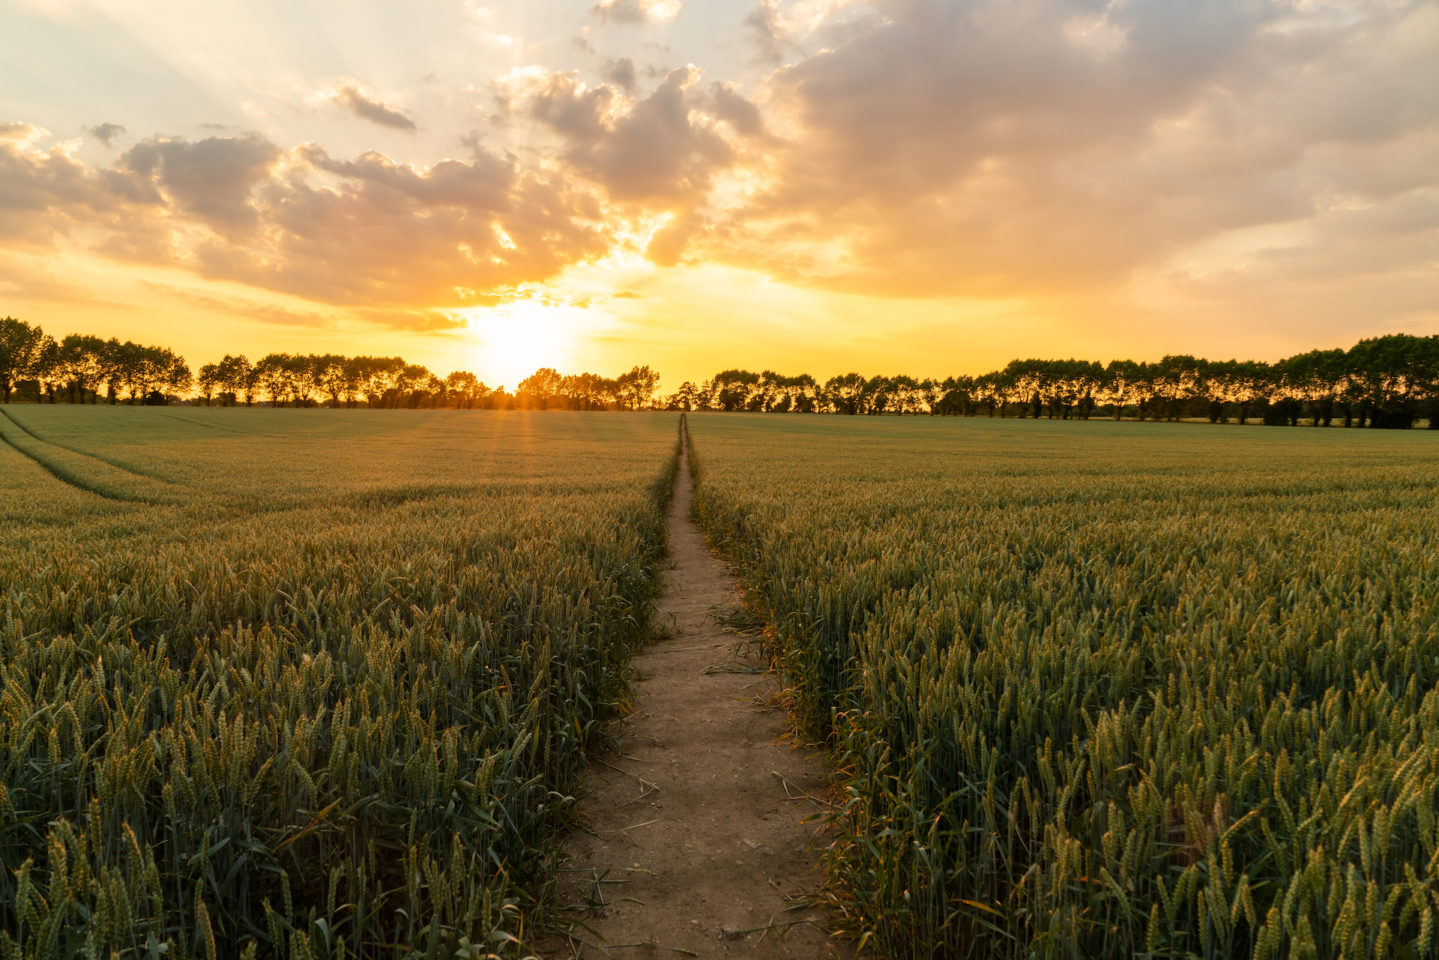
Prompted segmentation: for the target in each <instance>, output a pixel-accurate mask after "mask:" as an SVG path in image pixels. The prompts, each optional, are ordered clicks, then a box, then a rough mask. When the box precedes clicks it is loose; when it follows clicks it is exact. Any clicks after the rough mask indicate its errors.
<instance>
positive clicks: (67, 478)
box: [0, 410, 150, 503]
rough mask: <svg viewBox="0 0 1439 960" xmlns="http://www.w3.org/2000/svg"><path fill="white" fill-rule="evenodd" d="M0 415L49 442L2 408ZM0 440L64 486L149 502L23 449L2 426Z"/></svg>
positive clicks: (120, 499)
mask: <svg viewBox="0 0 1439 960" xmlns="http://www.w3.org/2000/svg"><path fill="white" fill-rule="evenodd" d="M0 416H3V417H4V418H5V422H6V423H8V424H10V425H11V426H12V427H14V428H15V429H17V430H19V431H20V432H22V433H24V434H25V435H26V436H28V437H29V438H30V439H31V440H34V441H35V442H37V443H49V441H48V440H41V439H40V438H39V437H37V436H35V434H33V433H31V432H30V431H29V430H26V429H25V428H24V427H23V426H21V425H20V424H19V422H17V421H16V420H15V419H14V418H13V417H11V416H10V414H9V413H6V412H5V411H4V410H0ZM0 441H4V443H5V445H6V446H7V447H9V448H10V449H11V450H14V451H15V452H16V453H18V454H20V456H22V457H24V458H25V459H26V460H29V461H30V462H31V463H33V464H35V465H36V466H37V467H39V468H40V469H41V470H44V471H45V472H46V473H48V474H49V475H50V476H52V477H54V478H55V479H56V480H59V481H60V482H61V483H63V484H65V485H66V486H70V487H74V488H75V489H76V490H81V491H84V492H85V493H88V494H92V495H94V496H97V497H99V498H101V499H102V500H110V501H112V502H114V503H149V502H150V501H149V500H146V499H144V498H143V497H129V496H124V495H122V494H118V493H115V492H114V491H111V490H106V489H103V488H101V487H98V486H96V485H94V484H92V483H90V482H89V481H87V480H85V479H84V478H82V477H79V476H77V475H75V474H74V473H72V472H70V471H69V470H67V469H66V468H65V467H63V466H61V465H60V464H58V463H55V462H53V461H51V460H47V459H46V458H45V457H43V456H41V455H40V454H38V453H35V452H34V451H33V450H27V449H25V447H23V446H21V445H20V444H18V443H16V442H15V438H14V437H11V436H10V435H9V434H8V433H6V432H5V429H4V427H3V426H0ZM50 445H51V446H56V447H59V445H58V444H50ZM59 449H61V450H64V449H66V448H65V447H59ZM70 452H73V451H70ZM82 456H83V454H82Z"/></svg>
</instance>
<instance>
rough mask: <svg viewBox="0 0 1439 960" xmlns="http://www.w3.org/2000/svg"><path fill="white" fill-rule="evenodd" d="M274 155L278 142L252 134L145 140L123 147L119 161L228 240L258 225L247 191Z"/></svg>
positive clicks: (268, 168)
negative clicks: (198, 138) (122, 153)
mask: <svg viewBox="0 0 1439 960" xmlns="http://www.w3.org/2000/svg"><path fill="white" fill-rule="evenodd" d="M279 158H280V149H279V147H277V146H275V145H274V144H273V143H271V142H269V141H268V140H266V139H265V138H264V137H261V136H260V135H259V134H253V133H252V134H246V135H244V136H240V137H206V138H205V139H204V140H196V141H187V140H180V139H172V138H156V139H153V140H146V141H144V142H142V143H138V144H136V145H135V146H133V147H131V148H130V149H129V150H128V151H126V152H125V154H124V156H122V157H121V158H120V164H119V166H120V169H121V170H123V171H125V172H128V173H131V174H134V175H135V176H136V177H137V178H138V179H139V182H140V183H144V184H151V185H153V186H154V187H155V188H157V189H158V190H159V191H163V193H164V195H165V196H166V197H167V198H168V200H169V203H170V204H171V205H172V206H174V207H176V208H177V209H178V210H180V211H181V212H183V213H185V214H188V215H191V216H194V217H195V218H196V219H197V220H199V221H200V222H201V223H203V224H205V225H206V226H208V227H210V228H211V229H213V230H214V231H215V232H216V233H219V234H221V235H222V236H225V237H228V238H232V239H233V238H234V237H236V236H238V235H241V234H245V233H249V232H250V231H252V230H254V229H255V227H256V226H257V225H258V222H259V212H258V211H257V210H256V208H255V205H254V203H253V202H252V193H253V191H254V189H255V187H256V186H257V185H259V184H260V183H262V182H264V181H267V180H268V179H269V178H270V173H271V170H272V168H273V167H274V164H275V162H276V161H277V160H279ZM119 182H124V181H119ZM131 183H133V181H131ZM135 196H136V198H145V199H149V198H150V197H153V196H154V194H153V193H150V192H148V191H140V192H137V193H136V194H135Z"/></svg>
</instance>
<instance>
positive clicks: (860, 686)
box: [690, 416, 1439, 960]
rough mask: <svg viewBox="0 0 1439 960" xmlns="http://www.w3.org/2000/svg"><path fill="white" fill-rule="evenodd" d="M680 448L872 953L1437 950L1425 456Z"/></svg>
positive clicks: (1064, 440)
mask: <svg viewBox="0 0 1439 960" xmlns="http://www.w3.org/2000/svg"><path fill="white" fill-rule="evenodd" d="M690 419H691V433H692V435H693V438H694V444H693V447H692V450H693V452H694V457H695V458H696V466H697V468H698V476H699V478H700V480H699V489H698V495H697V499H696V505H697V511H698V515H699V518H700V520H701V522H702V523H703V525H704V526H705V527H706V528H707V529H708V530H709V532H710V533H711V535H712V537H713V538H714V539H715V540H716V541H717V542H719V543H720V544H721V545H722V546H723V547H724V549H725V550H726V551H727V552H728V553H729V555H730V556H731V558H732V559H733V560H734V561H735V563H736V564H737V565H738V566H739V568H740V569H741V571H742V574H743V576H744V579H745V581H746V583H747V586H748V590H749V592H750V596H751V597H752V598H753V599H754V601H755V602H756V603H757V604H759V605H760V606H761V607H762V608H763V611H764V612H765V613H766V614H767V616H768V618H769V620H770V621H771V623H772V628H771V630H770V633H769V635H768V639H769V643H770V645H771V651H772V653H773V655H774V656H775V657H776V658H777V660H778V661H779V662H780V663H781V664H782V666H783V668H784V670H785V672H786V675H787V677H788V679H789V681H790V683H791V685H792V696H793V699H794V702H795V704H796V707H797V709H798V710H799V712H800V716H801V717H802V719H803V721H804V722H805V724H806V725H807V726H808V728H809V730H810V732H811V733H812V734H814V735H815V736H816V737H819V738H824V739H827V740H828V741H829V742H830V743H831V744H832V745H833V746H834V748H835V749H836V751H837V754H838V757H839V767H840V769H841V771H842V772H841V777H840V782H839V785H838V789H839V797H838V806H837V812H836V814H835V818H834V819H835V823H834V825H835V827H836V830H837V834H836V839H835V842H834V844H833V846H832V848H831V851H830V869H831V872H832V878H833V881H834V884H835V888H836V891H837V896H838V900H839V903H840V905H841V907H842V909H843V910H844V914H845V918H846V923H847V925H848V926H849V928H850V930H851V931H852V932H853V933H854V934H855V935H856V936H858V937H859V938H861V939H862V940H863V941H864V942H865V943H866V944H868V945H870V946H872V947H874V948H875V949H877V951H878V952H879V953H880V954H881V955H884V956H891V957H931V956H947V957H949V956H955V957H958V956H970V957H1075V958H1078V957H1129V956H1152V957H1204V958H1227V957H1253V958H1256V960H1263V958H1269V957H1290V956H1292V957H1324V958H1330V957H1335V958H1337V957H1360V956H1364V957H1385V956H1389V957H1416V958H1417V957H1430V956H1434V955H1435V952H1436V951H1439V941H1436V930H1435V925H1436V912H1439V880H1436V876H1439V873H1436V867H1439V814H1436V811H1439V689H1436V684H1439V600H1436V595H1435V591H1434V584H1435V583H1436V582H1439V553H1436V551H1435V549H1434V545H1435V544H1436V543H1439V514H1436V513H1435V511H1434V508H1433V504H1434V502H1435V496H1436V493H1439V469H1436V467H1439V450H1435V449H1434V448H1433V446H1432V444H1425V443H1398V444H1390V445H1387V446H1383V447H1381V446H1380V445H1377V444H1372V443H1359V444H1353V443H1343V442H1335V441H1336V438H1333V437H1332V436H1319V437H1315V438H1312V439H1309V438H1305V439H1293V440H1282V441H1274V440H1271V439H1266V438H1264V437H1262V436H1253V435H1250V436H1245V437H1239V438H1233V437H1229V438H1225V441H1224V442H1216V441H1213V440H1212V439H1209V438H1207V437H1203V436H1201V435H1200V432H1199V431H1194V430H1189V429H1186V428H1184V427H1169V428H1157V429H1159V430H1160V431H1161V432H1160V433H1159V434H1156V435H1153V436H1152V437H1150V438H1149V439H1148V440H1146V441H1144V442H1139V441H1138V440H1136V438H1135V437H1134V436H1131V434H1133V433H1136V432H1137V430H1138V429H1139V428H1137V427H1135V426H1133V425H1128V424H1086V425H1081V426H1082V429H1079V430H1076V431H1072V432H1071V433H1069V434H1067V435H1061V434H1060V433H1058V432H1057V431H1055V430H1054V429H1052V428H1049V427H1048V425H1046V424H1038V423H1033V424H1010V425H1008V426H1004V425H986V424H973V425H971V424H965V423H955V424H953V425H950V424H933V423H916V424H914V425H913V426H903V425H900V424H893V423H891V424H886V425H885V427H886V430H885V431H884V432H883V433H880V432H876V431H874V430H872V429H867V428H864V427H859V428H852V427H848V425H845V424H838V425H835V426H829V425H828V423H816V424H810V425H805V426H794V425H791V424H790V423H785V422H781V421H777V420H763V419H759V418H751V419H746V420H743V421H739V420H737V419H733V418H722V417H714V416H711V417H691V418H690ZM1414 439H1419V438H1414Z"/></svg>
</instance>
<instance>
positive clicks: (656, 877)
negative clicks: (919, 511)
mask: <svg viewBox="0 0 1439 960" xmlns="http://www.w3.org/2000/svg"><path fill="white" fill-rule="evenodd" d="M686 453H687V445H686V449H685V450H682V452H681V454H680V472H679V475H678V476H677V477H676V479H675V489H674V496H673V498H672V499H671V502H670V507H669V519H668V523H669V555H668V558H667V565H668V569H666V570H665V571H664V574H663V576H664V582H663V593H662V595H661V597H660V600H659V605H658V612H657V616H656V623H658V624H659V625H660V626H661V627H662V628H663V627H667V628H668V632H667V635H665V636H663V637H661V638H660V639H657V640H655V641H653V642H651V643H650V645H649V646H647V647H646V648H645V649H643V650H642V651H640V653H639V654H637V655H636V657H635V659H634V668H635V671H636V674H637V677H636V686H635V691H634V705H633V710H632V712H631V713H630V714H629V715H628V716H627V717H625V718H624V720H623V722H622V730H621V732H620V739H619V748H618V753H617V754H612V755H609V756H606V757H603V758H600V759H599V760H598V761H597V762H596V763H594V764H593V765H592V767H591V768H590V771H589V772H588V773H587V774H586V776H585V780H584V783H583V786H582V788H581V793H580V796H581V808H580V809H581V821H580V822H581V827H580V829H579V830H577V831H575V833H574V834H573V835H572V836H571V837H570V839H569V841H568V845H567V864H566V867H565V869H564V872H563V874H562V876H561V880H560V884H559V895H560V903H561V907H562V911H563V913H564V914H565V915H567V916H569V917H570V918H571V920H570V923H571V925H570V927H569V931H568V934H567V935H563V936H553V937H551V938H549V940H548V941H547V942H546V943H544V944H542V947H543V948H544V955H545V956H547V957H551V958H555V960H561V958H574V960H579V958H600V957H611V958H615V960H628V958H637V960H645V958H661V957H663V958H670V957H700V958H709V957H766V958H775V960H800V958H804V960H817V958H825V957H846V956H850V955H851V953H850V951H849V949H848V947H847V945H845V944H843V943H841V942H839V941H836V940H834V939H833V938H831V937H830V936H829V934H828V933H827V931H826V929H825V925H824V922H825V919H826V916H825V910H824V908H822V907H821V906H820V905H819V903H818V897H817V891H818V889H819V887H820V884H821V882H822V879H823V878H822V874H821V871H820V867H819V858H820V848H821V846H822V843H821V838H820V828H819V827H818V826H817V825H816V823H814V822H809V823H805V822H803V821H805V820H806V818H810V817H813V816H814V815H816V814H822V813H824V812H826V811H827V809H828V807H827V806H826V804H825V801H824V799H823V797H824V795H825V791H826V788H825V780H824V770H823V764H822V761H821V759H820V758H819V756H818V755H817V754H814V753H811V752H810V751H809V750H806V749H803V748H802V747H799V746H797V745H796V744H794V743H793V742H790V741H789V740H787V738H786V737H787V730H788V724H787V722H786V718H785V714H784V711H783V709H782V707H781V705H780V689H779V687H778V686H777V684H776V682H775V679H774V678H773V677H772V676H771V675H769V673H768V672H767V670H766V664H765V662H764V660H763V659H762V658H761V657H760V656H759V655H758V654H757V653H756V652H754V651H753V650H751V649H750V645H749V644H748V642H747V640H746V638H745V637H744V636H741V635H740V634H738V633H736V632H734V631H733V630H730V629H728V628H726V627H725V626H724V625H723V624H722V623H720V622H718V621H719V620H722V619H725V616H724V615H725V613H727V612H733V611H734V610H735V608H736V607H737V605H738V603H739V593H738V589H737V587H736V584H735V581H734V578H733V577H732V576H731V575H730V573H729V570H728V569H727V568H726V567H725V565H724V563H723V562H722V561H720V560H719V559H718V558H717V557H716V556H715V555H714V554H713V553H712V552H711V551H710V549H709V545H708V543H707V541H706V540H705V537H704V534H703V533H701V532H700V530H699V528H698V527H697V526H696V525H695V523H694V521H693V520H691V519H690V500H691V494H692V489H693V488H692V483H691V478H690V473H689V466H688V462H687V457H686Z"/></svg>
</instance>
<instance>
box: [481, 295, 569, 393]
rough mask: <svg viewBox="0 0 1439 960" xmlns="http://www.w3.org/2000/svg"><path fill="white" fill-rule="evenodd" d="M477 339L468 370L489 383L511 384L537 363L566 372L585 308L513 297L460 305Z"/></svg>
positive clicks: (527, 373)
mask: <svg viewBox="0 0 1439 960" xmlns="http://www.w3.org/2000/svg"><path fill="white" fill-rule="evenodd" d="M465 313H466V315H467V316H468V318H469V324H470V330H471V331H472V332H473V333H474V334H476V336H477V338H478V343H477V344H476V346H475V351H474V357H475V360H474V373H475V374H476V375H477V376H478V377H479V378H480V379H481V380H483V381H485V382H486V383H488V384H489V385H490V386H492V387H499V386H501V385H503V386H504V387H505V388H506V389H509V390H513V389H514V388H515V386H516V385H517V384H518V383H519V382H520V381H521V380H523V379H524V378H525V377H528V376H529V375H530V374H532V373H534V372H535V371H536V370H538V369H539V368H541V367H554V368H556V369H558V370H560V371H562V372H568V370H569V367H571V366H573V365H574V364H575V363H577V362H578V363H583V360H582V359H580V358H577V357H576V355H575V354H576V347H577V346H578V342H579V339H580V336H581V335H582V334H583V332H584V331H585V329H586V328H588V327H590V326H592V325H593V324H594V319H595V318H593V317H591V316H590V313H591V311H590V310H588V309H586V308H583V307H578V306H573V305H570V304H564V303H555V302H553V301H550V300H545V299H539V298H537V299H531V300H514V301H511V302H510V303H506V304H502V305H500V306H498V307H487V308H481V309H475V310H467V311H465Z"/></svg>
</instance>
